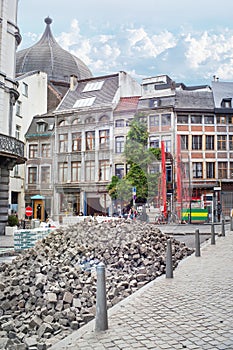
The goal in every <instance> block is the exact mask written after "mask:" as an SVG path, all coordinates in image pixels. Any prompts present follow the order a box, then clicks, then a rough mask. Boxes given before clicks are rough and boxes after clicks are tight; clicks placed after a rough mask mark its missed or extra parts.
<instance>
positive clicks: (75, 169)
mask: <svg viewBox="0 0 233 350" xmlns="http://www.w3.org/2000/svg"><path fill="white" fill-rule="evenodd" d="M80 180H81V162H71V181H72V182H78V181H80Z"/></svg>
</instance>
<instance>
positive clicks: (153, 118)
mask: <svg viewBox="0 0 233 350" xmlns="http://www.w3.org/2000/svg"><path fill="white" fill-rule="evenodd" d="M149 123H150V126H159V115H158V114H157V115H150V116H149Z"/></svg>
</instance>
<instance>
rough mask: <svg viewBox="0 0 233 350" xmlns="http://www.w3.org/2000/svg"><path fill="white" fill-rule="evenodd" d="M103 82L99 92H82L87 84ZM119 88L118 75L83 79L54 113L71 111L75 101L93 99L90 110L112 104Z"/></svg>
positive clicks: (68, 93) (69, 92)
mask: <svg viewBox="0 0 233 350" xmlns="http://www.w3.org/2000/svg"><path fill="white" fill-rule="evenodd" d="M101 81H104V83H103V86H102V87H101V88H100V89H99V90H91V91H86V92H84V91H83V90H84V88H85V86H86V85H87V84H89V83H98V82H101ZM118 88H119V74H118V73H116V74H112V75H107V76H99V77H96V78H92V79H85V80H80V81H78V84H77V85H76V87H75V89H74V90H73V91H71V90H69V91H68V92H67V94H66V96H65V97H64V98H63V100H62V101H61V103H60V105H59V106H58V107H57V109H56V111H62V110H69V109H73V108H75V107H74V104H75V102H76V101H77V100H80V99H87V98H92V97H94V98H95V100H94V103H93V104H92V105H91V106H90V107H92V108H97V107H101V106H104V105H108V104H112V103H114V99H115V96H116V93H117V91H118Z"/></svg>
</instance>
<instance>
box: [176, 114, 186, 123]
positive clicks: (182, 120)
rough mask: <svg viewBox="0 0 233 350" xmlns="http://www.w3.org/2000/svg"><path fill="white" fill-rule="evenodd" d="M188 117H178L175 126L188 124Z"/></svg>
mask: <svg viewBox="0 0 233 350" xmlns="http://www.w3.org/2000/svg"><path fill="white" fill-rule="evenodd" d="M188 120H189V117H188V115H178V116H177V124H188Z"/></svg>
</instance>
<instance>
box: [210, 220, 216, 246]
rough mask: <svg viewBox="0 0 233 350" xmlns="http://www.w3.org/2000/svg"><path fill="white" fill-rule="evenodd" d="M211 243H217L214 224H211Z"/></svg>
mask: <svg viewBox="0 0 233 350" xmlns="http://www.w3.org/2000/svg"><path fill="white" fill-rule="evenodd" d="M211 244H215V229H214V224H213V223H212V224H211Z"/></svg>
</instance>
